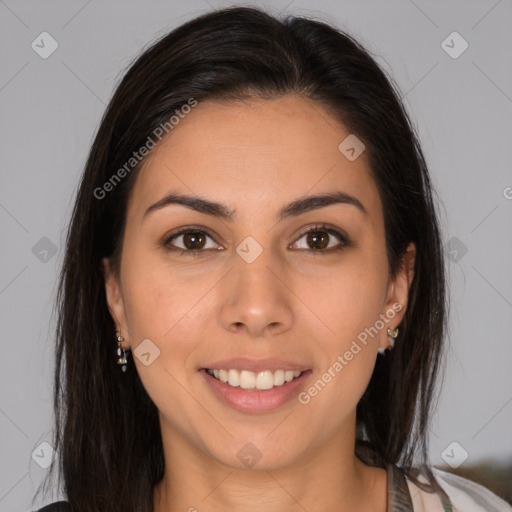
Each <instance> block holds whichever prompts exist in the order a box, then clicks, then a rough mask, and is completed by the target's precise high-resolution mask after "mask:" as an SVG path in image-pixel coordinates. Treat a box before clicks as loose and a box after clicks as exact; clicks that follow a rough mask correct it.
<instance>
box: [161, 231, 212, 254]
mask: <svg viewBox="0 0 512 512" xmlns="http://www.w3.org/2000/svg"><path fill="white" fill-rule="evenodd" d="M207 244H210V245H207ZM162 245H163V246H164V247H165V248H166V249H169V250H171V251H175V252H177V253H178V254H191V255H199V254H201V253H206V252H207V250H208V249H218V250H220V248H221V246H219V245H217V244H216V243H215V242H214V240H213V237H212V236H211V235H209V234H208V233H207V232H206V231H203V230H199V229H197V228H196V229H193V228H190V227H185V228H182V229H181V230H180V231H179V232H177V233H174V234H171V235H169V236H168V237H166V238H165V239H164V240H163V242H162Z"/></svg>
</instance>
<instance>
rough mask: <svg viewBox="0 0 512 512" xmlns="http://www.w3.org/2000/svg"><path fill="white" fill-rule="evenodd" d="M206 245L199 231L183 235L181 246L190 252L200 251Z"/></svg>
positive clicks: (204, 238)
mask: <svg viewBox="0 0 512 512" xmlns="http://www.w3.org/2000/svg"><path fill="white" fill-rule="evenodd" d="M205 243H206V237H205V236H204V234H203V233H201V232H200V231H198V232H189V233H184V234H183V245H184V246H185V247H186V248H187V249H190V250H195V249H202V248H203V247H204V245H205Z"/></svg>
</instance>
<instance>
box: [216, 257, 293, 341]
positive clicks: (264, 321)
mask: <svg viewBox="0 0 512 512" xmlns="http://www.w3.org/2000/svg"><path fill="white" fill-rule="evenodd" d="M268 252H270V251H263V253H262V254H261V255H260V256H259V257H258V258H257V259H256V260H255V261H253V262H252V263H247V262H246V261H244V260H243V259H242V258H240V257H238V256H237V257H236V259H235V263H234V268H232V270H231V271H230V272H229V273H228V275H227V276H226V279H225V280H224V282H223V289H222V294H223V296H222V306H221V311H220V321H221V324H222V326H223V327H224V328H225V329H226V330H228V331H230V332H234V333H235V332H244V333H245V334H246V335H248V336H251V337H254V338H257V337H264V336H266V335H267V336H268V335H277V334H280V333H282V332H285V331H287V330H288V329H290V328H291V327H292V324H293V321H294V314H293V310H292V307H291V303H292V301H293V293H292V292H291V290H290V288H291V287H290V286H289V285H288V286H286V284H285V283H286V276H285V275H284V274H283V272H282V271H280V267H279V266H278V265H276V263H275V262H274V263H272V261H271V259H270V257H269V256H267V254H268Z"/></svg>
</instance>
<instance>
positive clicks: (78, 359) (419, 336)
mask: <svg viewBox="0 0 512 512" xmlns="http://www.w3.org/2000/svg"><path fill="white" fill-rule="evenodd" d="M289 94H299V95H303V96H304V97H306V98H309V99H312V100H314V101H316V102H318V103H319V104H322V105H324V106H325V107H327V108H328V109H329V111H330V112H331V113H332V115H333V116H335V117H336V118H337V119H339V121H340V122H341V123H343V125H345V126H346V127H347V128H348V129H349V130H350V132H352V133H355V134H356V135H357V137H359V138H360V139H361V140H362V141H363V142H364V144H365V145H366V151H367V154H368V157H369V162H370V166H371V172H372V175H373V178H374V180H375V183H376V185H377V187H378V190H379V193H380V196H381V200H382V204H383V215H384V222H385V230H386V248H387V256H388V261H389V274H390V276H391V277H394V276H395V275H396V273H397V271H398V269H399V268H400V265H401V261H402V260H401V258H402V256H403V254H404V250H405V248H406V247H407V245H408V244H409V243H410V242H414V244H415V245H416V249H417V255H416V262H415V276H414V279H413V282H412V285H411V289H410V292H409V304H408V308H407V311H406V313H405V316H404V319H403V321H402V323H401V324H400V326H399V327H400V337H399V338H398V340H397V342H396V345H395V348H394V350H393V351H391V352H389V353H386V354H385V355H379V356H378V358H377V362H376V367H375V370H374V373H373V376H372V378H371V381H370V383H369V385H368V388H367V389H366V391H365V393H364V396H363V397H362V399H361V401H360V402H359V404H358V407H357V425H358V439H357V442H356V453H357V454H358V456H359V457H360V458H361V459H363V460H364V461H365V462H366V463H367V464H370V465H375V466H379V467H385V466H387V465H388V464H398V465H399V466H401V467H402V468H403V470H404V471H405V472H406V473H407V474H408V475H409V476H410V478H411V479H413V481H417V480H416V474H417V470H418V468H421V469H422V471H423V472H424V473H425V474H426V475H427V477H428V479H429V481H430V483H431V484H432V486H433V488H434V489H436V490H438V491H439V487H438V485H437V482H436V481H435V478H434V476H433V474H432V472H431V470H430V468H429V465H430V464H429V462H428V453H427V439H428V438H427V433H428V425H429V421H430V415H431V412H432V407H433V405H434V401H435V398H436V395H437V390H436V380H437V376H438V374H439V373H440V366H441V362H442V351H443V343H444V341H443V340H444V338H445V330H446V311H447V304H446V298H445V269H444V256H443V251H442V241H441V235H440V230H439V225H438V217H437V213H436V203H435V202H434V199H433V194H434V191H433V189H432V186H431V182H430V178H429V174H428V170H427V166H426V163H425V160H424V157H423V154H422V151H421V148H420V145H419V142H418V139H417V136H416V135H415V132H414V129H413V127H412V125H411V122H410V120H409V117H408V116H407V113H406V111H405V108H404V106H403V104H402V102H401V99H400V94H399V92H398V90H397V88H396V86H394V85H393V81H392V80H391V79H390V78H389V77H388V76H387V75H386V73H385V72H384V71H383V70H382V69H381V68H380V67H379V66H378V65H377V63H376V61H375V60H374V58H372V57H371V56H370V54H369V53H368V51H367V50H365V49H364V48H363V47H362V46H361V45H360V44H359V43H358V42H356V41H355V40H354V39H353V38H352V37H351V36H349V35H348V34H346V33H344V32H342V31H340V30H338V29H336V28H334V27H332V26H330V25H329V24H328V23H325V22H322V21H316V20H313V19H306V18H302V17H292V16H289V17H286V18H283V19H282V20H281V19H278V18H276V17H274V16H271V15H270V14H268V13H266V12H264V11H262V10H260V9H255V8H244V7H234V8H228V9H223V10H218V11H214V12H211V13H207V14H205V15H202V16H200V17H198V18H195V19H193V20H191V21H189V22H187V23H185V24H184V25H182V26H180V27H178V28H176V29H175V30H173V31H172V32H170V33H169V34H167V35H165V36H164V37H163V38H161V39H160V40H158V41H157V42H155V43H154V44H152V45H151V46H150V47H149V48H148V49H146V50H145V51H144V52H143V53H142V55H140V56H139V57H138V58H137V59H136V61H135V62H134V63H133V64H132V65H131V67H130V68H129V70H128V71H127V73H126V74H125V76H124V78H123V79H122V80H121V82H120V84H119V85H118V87H117V88H116V90H115V93H114V95H113V97H112V99H111V101H110V103H109V105H108V107H107V109H106V112H105V114H104V116H103V119H102V121H101V124H100V126H99V129H98V131H97V134H96V137H95V140H94V142H93V144H92V147H91V150H90V154H89V156H88V160H87V163H86V166H85V169H84V172H83V175H82V179H81V182H80V185H79V190H78V193H77V198H76V202H75V205H74V210H73V214H72V219H71V223H70V226H69V231H68V234H67V239H66V252H65V260H64V264H63V267H62V272H61V276H60V286H59V292H58V298H57V303H56V310H57V312H58V331H57V347H56V370H55V381H54V408H55V432H54V441H53V445H54V448H55V449H56V450H58V453H59V459H58V470H59V472H60V475H59V478H60V479H59V483H60V484H62V483H63V492H64V493H65V496H66V499H67V500H68V501H69V503H70V504H71V506H72V508H73V510H74V511H80V512H81V511H84V512H86V511H87V512H92V511H96V512H97V511H99V510H108V511H109V512H117V511H123V512H126V511H129V510H133V511H135V510H136V511H138V512H150V511H152V510H153V509H152V498H153V487H154V486H155V484H157V483H158V482H159V481H160V480H161V479H162V477H163V473H164V456H163V450H162V441H161V434H160V427H159V422H158V415H157V409H156V406H155V405H154V404H153V402H152V401H151V399H150V397H149V396H148V395H147V393H146V391H145V389H144V387H143V385H142V383H141V381H140V379H139V376H138V373H137V371H136V369H135V368H134V365H133V364H131V365H129V367H128V371H127V372H126V373H122V372H120V370H119V367H118V366H117V364H116V358H115V347H116V345H115V338H114V327H115V326H114V324H113V321H112V318H111V316H110V314H109V311H108V308H107V303H106V297H105V287H104V276H103V271H102V266H101V260H102V258H103V257H110V258H111V259H112V260H113V262H114V263H115V262H117V263H119V257H120V254H121V247H122V240H123V232H124V224H125V214H126V206H127V198H128V195H129V193H130V190H131V189H132V187H133V184H134V180H135V178H136V176H137V172H138V171H139V169H140V167H141V165H140V164H138V165H135V166H134V167H133V169H131V170H130V172H128V173H127V175H126V176H125V177H124V178H123V179H122V180H118V182H116V183H115V186H112V187H108V188H109V189H110V190H109V191H108V193H105V194H103V193H102V194H101V195H102V197H98V196H99V195H100V194H98V189H101V188H102V187H104V184H105V183H106V182H108V181H109V180H110V179H111V178H112V176H113V174H114V173H116V171H117V170H118V169H119V168H121V167H122V166H123V165H124V164H125V163H126V162H127V161H129V159H130V157H131V155H132V154H133V152H134V151H136V150H137V149H138V148H140V147H141V146H143V145H144V144H145V142H146V140H147V138H148V136H149V135H150V134H152V133H153V132H154V130H155V129H157V128H158V126H160V125H161V124H162V123H166V122H168V120H169V118H170V117H171V116H172V115H173V113H174V112H175V111H176V110H179V109H180V107H182V106H183V105H185V104H187V102H189V100H190V99H191V98H193V99H194V100H196V101H198V102H201V101H202V100H214V101H222V102H227V103H229V102H231V101H235V100H239V99H243V98H251V97H258V98H263V99H273V98H279V97H282V96H283V95H289ZM178 129H179V128H178ZM171 136H172V135H171ZM103 190H104V188H103ZM54 469H56V468H54V466H53V465H52V468H51V471H50V474H49V475H48V477H47V481H49V480H50V478H51V474H52V473H53V471H54ZM418 483H419V482H418ZM429 489H430V487H428V488H427V490H429Z"/></svg>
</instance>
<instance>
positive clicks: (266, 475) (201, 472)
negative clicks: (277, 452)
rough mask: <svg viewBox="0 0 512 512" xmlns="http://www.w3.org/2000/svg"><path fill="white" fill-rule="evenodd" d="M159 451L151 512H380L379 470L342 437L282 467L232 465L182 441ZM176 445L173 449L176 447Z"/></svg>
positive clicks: (383, 482)
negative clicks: (160, 474) (160, 468)
mask: <svg viewBox="0 0 512 512" xmlns="http://www.w3.org/2000/svg"><path fill="white" fill-rule="evenodd" d="M172 446H173V450H165V442H164V450H165V463H166V471H165V474H164V478H163V480H162V481H161V482H160V483H159V484H158V485H157V486H155V489H154V496H153V498H154V512H171V511H175V510H183V511H189V512H194V511H196V512H214V511H215V512H216V511H218V510H222V511H223V512H235V511H240V510H243V511H244V512H259V511H261V509H262V507H264V508H265V511H266V512H278V511H279V512H281V511H282V510H287V511H291V512H304V510H316V511H324V510H325V511H327V510H336V511H338V512H348V511H350V512H359V511H361V512H362V511H364V510H372V511H374V512H385V511H386V508H387V478H386V471H385V470H384V469H379V468H373V467H370V466H367V465H365V464H364V463H363V462H361V461H360V460H359V459H358V458H357V457H356V456H355V454H354V450H353V449H352V450H351V451H350V450H348V449H347V448H348V447H347V443H346V442H345V441H344V440H343V439H338V440H333V442H331V443H328V444H326V445H325V446H324V447H323V449H320V450H318V449H316V450H315V451H314V453H311V454H308V455H304V456H302V457H299V458H297V459H296V460H294V461H293V463H292V464H289V465H287V466H286V467H266V468H260V469H257V468H256V467H255V468H254V469H244V470H240V469H233V468H231V467H228V466H226V465H224V464H222V463H219V462H218V461H217V460H215V459H213V458H211V457H207V456H206V455H205V454H204V453H194V450H189V449H190V447H187V446H186V443H182V444H181V445H180V444H176V443H172ZM178 446H179V448H177V447H178Z"/></svg>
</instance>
